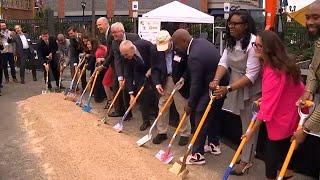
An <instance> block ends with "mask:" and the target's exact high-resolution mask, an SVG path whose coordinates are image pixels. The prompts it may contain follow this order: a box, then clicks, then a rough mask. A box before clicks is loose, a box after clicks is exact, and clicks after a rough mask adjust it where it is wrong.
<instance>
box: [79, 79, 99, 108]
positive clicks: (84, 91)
mask: <svg viewBox="0 0 320 180" xmlns="http://www.w3.org/2000/svg"><path fill="white" fill-rule="evenodd" d="M94 76H95V73H93V74H92V75H91V77H90V79H89V82H88V83H87V85H86V87H85V88H84V90H83V92H82V94H81V96H80V98H79V99H78V100H77V101H76V105H77V106H81V105H82V99H83V96H84V94H85V93H86V92H87V90H88V88H89V87H90V84H91V83H92V81H93V78H94Z"/></svg>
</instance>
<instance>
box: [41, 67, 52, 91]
mask: <svg viewBox="0 0 320 180" xmlns="http://www.w3.org/2000/svg"><path fill="white" fill-rule="evenodd" d="M48 67H49V68H50V65H49V64H48ZM49 68H48V70H47V69H46V71H47V75H46V90H42V92H41V94H47V93H48V92H49V90H48V89H49Z"/></svg>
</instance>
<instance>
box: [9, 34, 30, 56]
mask: <svg viewBox="0 0 320 180" xmlns="http://www.w3.org/2000/svg"><path fill="white" fill-rule="evenodd" d="M23 34H24V36H25V37H26V39H27V41H28V44H29V50H30V52H31V53H32V54H33V53H34V49H33V47H32V42H31V39H30V36H29V35H28V34H26V33H23ZM13 42H14V43H15V48H16V53H17V54H18V56H20V57H21V56H22V55H23V45H22V41H21V38H20V36H19V34H16V35H15V36H14V37H13Z"/></svg>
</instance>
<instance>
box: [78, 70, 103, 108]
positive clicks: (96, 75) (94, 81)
mask: <svg viewBox="0 0 320 180" xmlns="http://www.w3.org/2000/svg"><path fill="white" fill-rule="evenodd" d="M99 72H100V71H97V72H96V74H95V76H94V80H93V83H92V86H91V90H90V94H89V97H88V101H87V104H85V105H84V106H83V108H82V110H83V111H84V112H90V111H91V109H92V107H91V106H90V102H91V98H92V93H93V90H94V85H95V84H96V81H97V77H98V75H99Z"/></svg>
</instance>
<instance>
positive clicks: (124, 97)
mask: <svg viewBox="0 0 320 180" xmlns="http://www.w3.org/2000/svg"><path fill="white" fill-rule="evenodd" d="M118 90H119V82H118V79H117V77H115V78H114V82H113V86H112V91H113V93H114V97H115V95H116V93H117V91H118ZM129 103H130V95H129V92H128V90H127V89H126V88H124V90H122V91H121V92H120V94H119V97H118V98H117V100H116V101H115V103H114V109H115V112H116V113H117V114H120V115H121V116H123V115H124V113H125V112H126V110H127V109H128V108H129ZM129 117H132V113H131V111H130V113H129V114H128V118H129Z"/></svg>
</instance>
